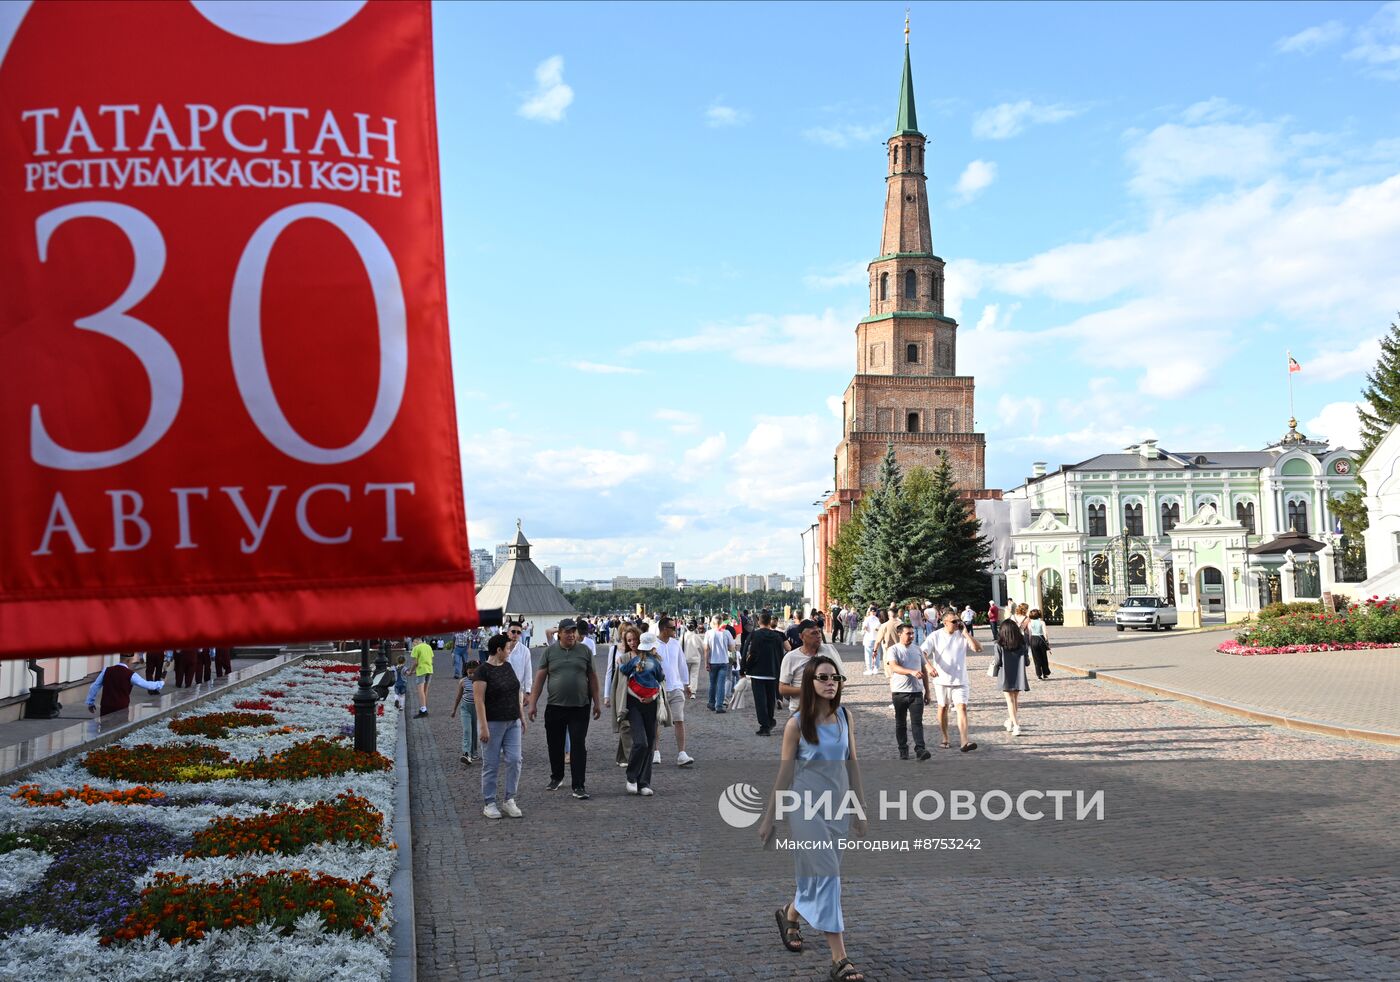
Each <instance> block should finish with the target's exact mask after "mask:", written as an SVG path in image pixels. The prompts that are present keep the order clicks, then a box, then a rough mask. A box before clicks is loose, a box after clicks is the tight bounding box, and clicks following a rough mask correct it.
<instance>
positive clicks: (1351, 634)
mask: <svg viewBox="0 0 1400 982" xmlns="http://www.w3.org/2000/svg"><path fill="white" fill-rule="evenodd" d="M1236 639H1237V640H1238V641H1239V642H1240V643H1241V644H1246V645H1250V646H1252V647H1259V648H1278V647H1283V646H1285V645H1295V644H1296V645H1307V644H1348V643H1351V642H1357V641H1360V642H1367V643H1370V644H1400V601H1396V600H1394V599H1393V598H1392V599H1386V600H1381V599H1379V598H1372V599H1370V600H1368V601H1366V602H1365V603H1364V604H1351V605H1349V606H1348V607H1346V609H1345V610H1342V611H1337V612H1334V611H1327V610H1324V609H1323V608H1322V605H1321V604H1315V603H1294V604H1269V606H1268V607H1265V608H1264V609H1263V610H1261V611H1260V612H1259V623H1257V624H1254V625H1252V626H1250V627H1247V628H1246V629H1245V630H1243V631H1241V632H1240V633H1239V634H1238V635H1236Z"/></svg>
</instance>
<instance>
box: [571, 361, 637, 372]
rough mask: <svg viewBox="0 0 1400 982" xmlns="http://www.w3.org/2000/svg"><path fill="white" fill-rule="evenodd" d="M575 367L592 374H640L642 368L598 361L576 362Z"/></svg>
mask: <svg viewBox="0 0 1400 982" xmlns="http://www.w3.org/2000/svg"><path fill="white" fill-rule="evenodd" d="M574 367H575V368H577V369H578V370H579V371H580V372H588V373H589V374H590V375H640V374H642V370H641V369H640V368H630V367H628V366H627V365H604V364H601V363H599V362H596V361H579V362H574Z"/></svg>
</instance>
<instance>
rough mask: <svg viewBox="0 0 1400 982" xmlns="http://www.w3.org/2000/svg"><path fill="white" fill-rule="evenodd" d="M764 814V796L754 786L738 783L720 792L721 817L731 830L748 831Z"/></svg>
mask: <svg viewBox="0 0 1400 982" xmlns="http://www.w3.org/2000/svg"><path fill="white" fill-rule="evenodd" d="M762 814H763V795H762V794H760V793H759V790H758V788H756V787H754V786H753V785H752V784H744V783H742V782H737V783H735V784H731V785H730V786H729V787H727V788H725V789H724V790H723V791H722V792H720V796H719V817H720V818H722V819H724V821H725V824H727V825H728V826H730V827H731V828H736V829H746V828H748V827H749V826H751V825H753V824H754V823H755V822H757V821H758V819H759V816H760V815H762Z"/></svg>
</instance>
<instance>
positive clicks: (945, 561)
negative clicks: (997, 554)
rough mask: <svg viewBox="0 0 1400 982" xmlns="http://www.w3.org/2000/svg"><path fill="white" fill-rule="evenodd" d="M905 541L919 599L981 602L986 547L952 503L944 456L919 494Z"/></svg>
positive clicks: (956, 501)
mask: <svg viewBox="0 0 1400 982" xmlns="http://www.w3.org/2000/svg"><path fill="white" fill-rule="evenodd" d="M915 525H916V528H915V530H914V532H913V534H912V536H911V541H913V542H915V543H917V551H918V553H919V557H918V559H919V566H920V569H919V572H918V573H917V574H916V577H915V582H916V583H917V584H918V585H919V590H920V592H921V593H922V595H924V596H928V597H941V598H946V599H948V600H958V599H960V598H965V597H981V596H982V594H983V592H984V590H985V585H984V578H985V572H984V571H985V569H986V566H987V560H988V559H989V558H990V557H991V554H992V547H991V543H989V542H988V541H987V539H986V538H985V537H984V536H983V535H982V522H981V520H979V519H978V518H977V513H976V512H975V511H973V510H972V508H970V507H969V506H968V503H967V502H966V501H964V500H963V499H962V498H960V497H958V489H957V485H955V484H954V483H953V467H952V464H951V463H949V461H948V457H947V455H946V454H945V455H944V456H943V457H942V458H941V459H940V460H939V463H938V466H937V467H936V468H934V470H933V474H932V476H931V480H930V481H929V484H928V486H927V489H922V488H921V489H920V500H919V502H918V504H917V511H916V513H915Z"/></svg>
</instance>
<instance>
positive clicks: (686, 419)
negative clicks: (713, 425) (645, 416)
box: [652, 409, 700, 433]
mask: <svg viewBox="0 0 1400 982" xmlns="http://www.w3.org/2000/svg"><path fill="white" fill-rule="evenodd" d="M652 419H655V420H659V421H660V422H663V423H666V424H668V425H669V426H670V427H671V432H672V433H699V432H700V414H699V413H690V412H685V411H684V410H681V409H658V410H657V411H656V412H654V413H652Z"/></svg>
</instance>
